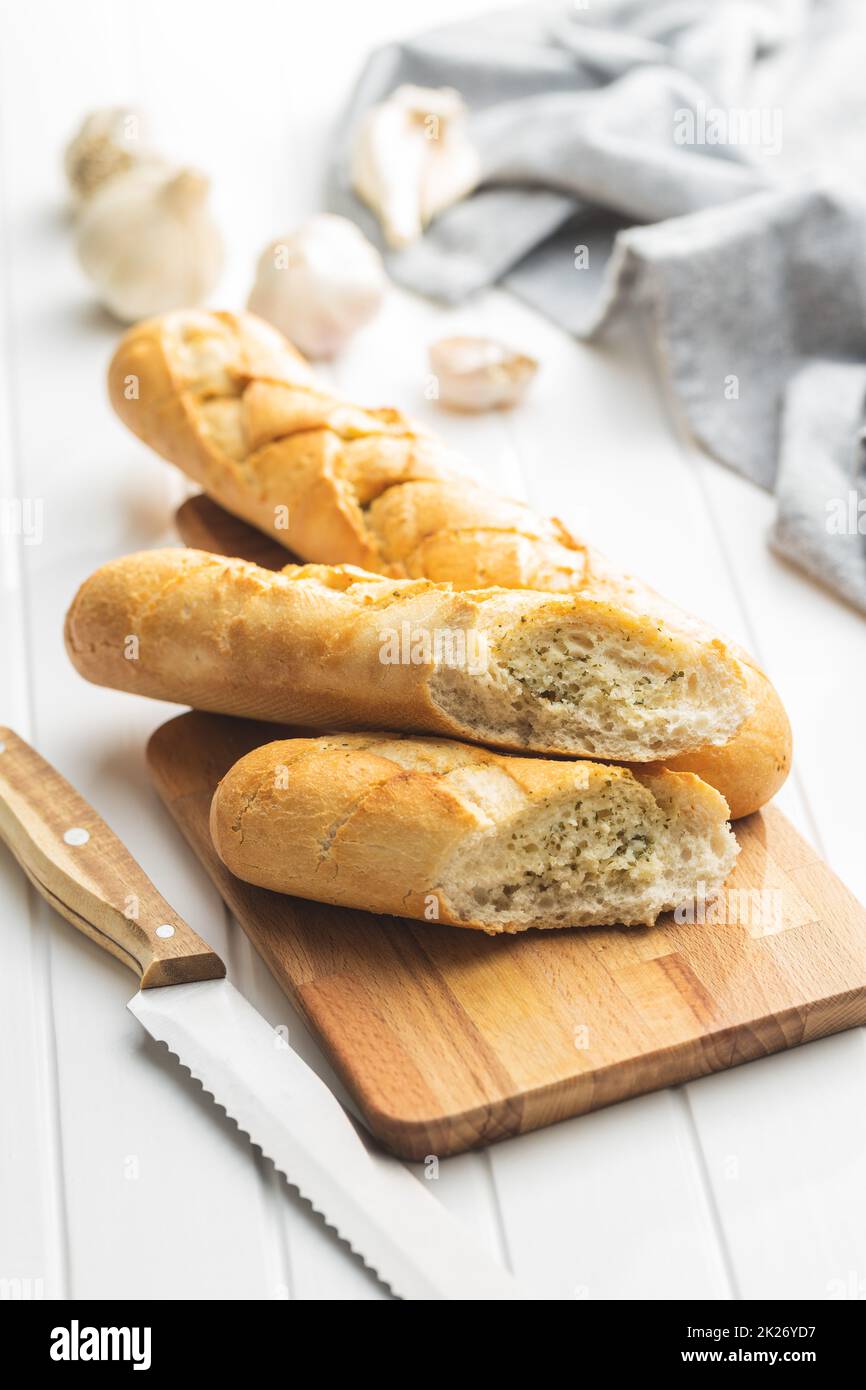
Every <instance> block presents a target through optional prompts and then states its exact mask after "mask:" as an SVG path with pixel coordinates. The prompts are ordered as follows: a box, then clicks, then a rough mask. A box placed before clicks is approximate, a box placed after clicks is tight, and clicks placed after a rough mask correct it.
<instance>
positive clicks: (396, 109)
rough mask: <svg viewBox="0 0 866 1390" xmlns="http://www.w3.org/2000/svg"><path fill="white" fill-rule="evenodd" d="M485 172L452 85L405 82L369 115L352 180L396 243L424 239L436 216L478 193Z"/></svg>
mask: <svg viewBox="0 0 866 1390" xmlns="http://www.w3.org/2000/svg"><path fill="white" fill-rule="evenodd" d="M480 176H481V162H480V159H479V156H478V152H477V150H476V149H475V147H474V145H473V144H472V142H471V140H470V138H469V136H468V133H467V130H466V107H465V105H464V103H463V100H462V98H461V96H460V94H459V92H456V91H455V90H454V89H453V88H452V87H414V86H410V85H405V86H402V87H398V88H397V89H396V91H395V92H393V93H392V94H391V96H390V97H389V98H388V99H387V100H386V101H383V102H379V103H378V104H377V105H375V106H373V107H371V108H370V110H369V111H368V112H367V113H366V115H365V116H364V118H363V120H362V121H361V124H360V127H359V129H358V133H357V136H356V138H355V142H354V146H353V151H352V161H351V179H352V186H353V188H354V190H355V192H356V193H357V194H358V196H359V197H360V198H361V199H362V200H363V202H365V203H366V204H367V206H368V207H370V208H371V209H372V210H373V212H375V213H376V215H377V217H378V218H379V221H380V223H381V225H382V230H383V232H384V234H385V239H386V241H387V243H388V245H389V246H391V247H392V248H394V249H399V248H401V247H404V246H410V245H411V244H412V242H413V241H417V239H418V237H420V235H421V233H422V231H423V230H424V228H425V226H426V225H427V224H428V222H429V221H430V220H431V219H432V218H433V217H435V216H436V215H438V213H440V212H443V211H444V210H445V208H447V207H450V206H451V204H452V203H455V202H457V201H459V199H460V198H463V197H465V196H466V195H467V194H468V193H470V192H471V191H472V189H473V188H475V186H476V185H477V183H478V180H479V178H480Z"/></svg>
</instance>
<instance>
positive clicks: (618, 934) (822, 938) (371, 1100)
mask: <svg viewBox="0 0 866 1390" xmlns="http://www.w3.org/2000/svg"><path fill="white" fill-rule="evenodd" d="M287 732H289V733H290V732H291V731H286V730H284V729H280V728H279V727H278V726H275V725H272V724H271V725H268V724H256V723H253V722H252V721H247V720H240V719H230V718H227V717H225V716H222V715H211V714H199V713H193V714H184V715H180V716H179V717H178V718H176V719H172V720H170V721H169V722H168V723H167V724H164V725H163V726H162V727H161V728H160V729H158V730H157V732H156V733H155V734H154V735H153V738H152V739H151V741H150V744H149V747H148V761H149V764H150V770H151V773H152V776H153V779H154V781H155V783H156V786H157V788H158V790H159V793H160V795H161V796H162V798H163V800H164V801H165V803H166V805H167V807H168V809H169V810H170V811H171V813H172V815H173V816H174V818H175V820H176V821H177V823H178V825H179V826H180V829H181V830H182V831H183V833H184V835H185V836H186V838H187V840H188V841H189V843H190V844H191V845H192V847H193V849H194V850H195V852H196V853H197V854H198V856H199V857H200V859H201V860H202V862H203V863H204V865H205V867H206V868H207V870H208V872H209V873H210V875H211V877H212V878H213V880H214V882H215V883H216V886H217V888H218V889H219V891H220V893H221V894H222V896H223V897H224V899H225V900H226V902H227V903H228V905H229V907H230V908H231V910H232V912H233V913H234V915H235V917H236V918H237V920H238V921H239V922H240V924H241V926H242V927H243V929H244V931H245V932H246V934H247V936H248V937H249V938H250V940H251V941H252V943H253V945H254V946H255V948H256V950H257V951H258V952H259V954H260V955H261V956H262V957H263V958H264V960H265V961H266V962H267V964H268V965H269V966H270V968H271V970H272V971H273V973H274V975H275V976H276V978H277V980H278V981H279V983H280V984H281V985H282V986H283V988H284V989H285V990H286V991H287V993H288V994H289V995H290V997H291V998H292V999H293V1000H294V1002H295V1003H296V1004H297V1005H298V1007H299V1008H300V1010H301V1011H302V1013H303V1014H304V1015H305V1016H306V1018H307V1020H308V1021H309V1023H310V1024H311V1026H312V1028H313V1029H314V1031H315V1032H316V1033H317V1034H318V1035H319V1037H320V1039H321V1040H322V1042H323V1044H324V1046H325V1048H326V1050H327V1052H328V1053H329V1055H330V1057H331V1059H332V1061H333V1062H334V1065H335V1066H336V1069H337V1071H338V1072H339V1073H340V1075H341V1076H342V1078H343V1079H344V1081H345V1082H346V1085H347V1086H348V1087H349V1089H350V1090H351V1091H352V1092H353V1094H354V1095H355V1097H356V1098H357V1101H358V1105H359V1107H360V1109H361V1111H362V1113H363V1115H364V1118H365V1120H366V1122H367V1124H368V1125H369V1127H370V1129H371V1130H372V1131H373V1133H374V1134H376V1135H377V1136H378V1137H379V1138H380V1139H381V1140H382V1141H383V1142H384V1143H385V1144H386V1145H387V1147H388V1148H390V1149H392V1150H393V1151H394V1152H395V1153H398V1154H401V1155H402V1156H404V1157H407V1158H416V1159H419V1158H425V1157H426V1156H427V1155H429V1154H437V1155H439V1156H440V1157H441V1156H444V1155H445V1154H451V1153H459V1152H460V1151H461V1150H463V1149H469V1148H472V1147H474V1146H475V1145H478V1144H486V1143H489V1142H490V1141H491V1140H494V1139H502V1138H504V1137H505V1136H507V1135H512V1134H520V1133H523V1132H524V1131H525V1130H530V1129H536V1128H538V1127H539V1126H541V1125H547V1124H551V1123H553V1121H555V1120H561V1119H563V1118H565V1117H566V1116H568V1115H579V1114H582V1113H584V1112H585V1111H587V1110H595V1109H597V1108H598V1107H600V1106H602V1105H609V1104H611V1102H612V1101H617V1100H622V1099H624V1098H625V1097H627V1096H635V1095H640V1094H641V1093H642V1092H644V1091H651V1090H655V1089H656V1088H658V1087H660V1086H667V1085H672V1084H674V1083H676V1082H681V1081H688V1080H691V1079H692V1078H693V1077H697V1076H703V1075H704V1074H705V1073H707V1072H712V1071H720V1070H722V1069H723V1068H725V1067H731V1066H735V1065H736V1064H737V1063H739V1062H747V1061H749V1060H751V1059H752V1058H754V1057H762V1056H764V1055H766V1054H767V1053H770V1052H778V1051H780V1050H781V1049H782V1048H785V1047H793V1046H795V1045H796V1044H797V1043H801V1042H808V1041H810V1040H811V1039H812V1038H819V1037H823V1036H824V1035H825V1034H827V1033H834V1032H838V1031H839V1030H841V1029H843V1028H851V1027H853V1026H854V1025H855V1024H858V1023H864V1022H866V911H864V909H863V908H862V907H861V906H860V905H859V904H858V903H857V902H856V901H855V900H854V898H852V897H851V895H850V894H849V893H848V891H847V889H845V888H844V887H843V886H842V884H841V883H840V882H839V881H838V879H836V878H835V877H834V875H833V874H832V873H831V872H830V870H829V869H828V868H827V867H826V865H825V864H823V863H822V862H821V861H820V859H818V857H817V856H816V855H815V854H814V853H813V851H812V850H811V849H810V848H809V847H808V845H806V843H805V842H804V841H803V840H801V839H800V837H799V836H798V835H797V833H796V832H795V831H794V830H793V828H792V827H791V825H790V824H789V823H788V822H787V821H786V820H785V818H784V816H782V815H781V814H780V813H779V812H778V811H774V810H773V809H772V808H770V809H768V810H765V811H763V812H761V813H759V814H758V815H755V816H750V817H749V818H748V819H747V820H744V821H739V822H738V823H737V826H736V833H737V838H738V839H739V841H740V845H741V854H740V858H739V861H738V866H737V869H736V871H735V874H734V877H733V878H732V879H731V881H730V883H729V885H728V888H727V890H726V908H727V915H728V916H729V917H730V916H735V917H736V918H738V919H741V920H737V921H735V922H732V923H731V924H730V925H716V924H714V923H712V922H707V921H705V922H703V923H702V922H700V921H698V922H696V923H694V924H689V923H686V924H683V925H677V924H676V923H675V922H673V920H672V919H671V918H670V917H668V918H666V919H664V920H663V921H662V922H661V923H660V924H659V925H658V926H657V927H654V928H631V929H625V928H615V927H611V928H592V929H586V928H576V929H574V930H571V931H568V930H566V931H551V932H538V931H534V932H525V933H523V934H522V935H520V936H503V937H488V936H485V935H484V934H483V933H481V932H474V931H468V930H464V929H461V928H459V927H448V926H442V925H439V924H434V923H423V924H422V923H419V922H409V921H404V920H400V919H396V918H387V917H374V916H372V915H370V914H368V913H365V912H355V911H350V910H349V909H346V908H337V907H328V906H324V905H322V904H319V903H312V902H302V901H300V900H298V899H295V898H288V897H283V896H282V895H281V894H278V893H270V892H268V891H267V890H265V889H263V888H254V887H252V886H250V885H249V884H246V883H242V882H241V881H240V880H239V879H236V878H234V877H233V876H232V875H231V874H230V873H229V872H228V871H227V870H226V869H225V868H224V867H223V865H222V864H221V863H220V861H219V860H218V858H217V857H216V855H215V853H214V851H213V849H212V847H211V842H210V836H209V834H208V811H209V808H210V801H211V797H212V795H213V791H214V788H215V787H216V784H217V782H218V780H219V778H220V777H221V776H222V775H223V773H225V772H226V771H227V770H228V768H229V767H230V766H231V765H232V763H233V762H235V761H236V760H237V759H238V758H239V757H241V756H242V755H243V754H244V753H246V752H248V751H249V749H250V748H253V747H255V746H256V745H257V744H260V743H265V742H269V741H270V740H271V739H273V738H278V737H285V736H286V734H287ZM296 732H299V733H300V732H306V733H309V731H308V730H307V731H301V730H298V731H296ZM289 852H291V851H290V850H289ZM741 890H742V891H743V892H744V893H745V895H746V896H745V898H742V899H741V897H740V891H741ZM735 892H736V895H737V896H736V897H735V896H734V893H735ZM695 915H697V916H700V915H701V914H700V911H698V912H697V913H696V914H695ZM704 915H705V916H712V913H711V912H710V911H709V910H707V912H705V914H704Z"/></svg>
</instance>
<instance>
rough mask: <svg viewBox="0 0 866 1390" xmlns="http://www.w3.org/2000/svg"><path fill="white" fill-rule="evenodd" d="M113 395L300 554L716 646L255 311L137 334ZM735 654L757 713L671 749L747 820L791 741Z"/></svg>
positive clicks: (227, 501)
mask: <svg viewBox="0 0 866 1390" xmlns="http://www.w3.org/2000/svg"><path fill="white" fill-rule="evenodd" d="M109 391H110V395H111V400H112V402H113V404H114V407H115V409H116V411H117V413H118V414H119V415H120V417H121V419H122V420H123V421H124V422H125V423H126V424H127V425H128V426H129V428H130V429H131V430H133V431H134V432H135V433H136V434H137V435H138V436H139V437H140V438H141V439H143V440H145V442H147V443H148V444H150V445H151V446H152V447H153V448H155V449H157V450H158V451H159V452H160V453H161V454H162V455H163V456H164V457H166V458H167V459H169V460H170V461H171V462H172V463H174V464H176V465H177V466H178V467H179V468H181V469H182V470H183V471H184V472H185V473H186V474H187V475H188V476H189V477H191V478H193V479H195V480H196V481H197V482H198V483H200V485H201V486H202V488H203V489H204V491H205V492H206V493H208V495H209V496H211V497H212V498H214V499H215V500H216V501H217V502H219V503H220V505H221V506H223V507H225V508H226V509H227V510H228V511H229V512H231V513H233V514H234V515H236V516H238V517H241V518H243V519H245V520H246V521H249V522H251V523H252V524H253V525H254V526H256V527H257V528H259V529H260V530H261V531H262V532H263V533H264V534H266V535H268V536H270V537H272V538H273V539H274V540H276V541H278V542H279V543H280V544H281V545H283V546H285V547H286V548H288V549H290V550H292V551H293V552H295V553H296V554H298V555H300V556H301V557H302V558H303V559H305V560H309V561H314V562H319V563H322V564H350V565H357V566H361V567H362V568H365V569H367V570H370V571H374V572H376V573H378V574H382V575H387V576H393V577H397V578H427V579H430V580H434V581H437V582H448V583H451V584H452V585H453V586H454V587H455V588H456V589H466V590H476V589H480V588H486V587H488V586H497V587H501V588H508V589H528V590H538V591H545V592H547V593H551V594H573V595H581V596H583V597H584V598H586V599H590V600H595V601H597V602H600V603H604V604H607V605H608V606H609V608H610V610H611V612H618V613H619V614H620V615H621V616H622V619H623V623H624V626H626V627H627V624H628V621H629V617H630V616H639V617H641V618H645V619H649V620H651V621H654V622H656V623H657V624H659V625H660V631H662V632H663V633H664V634H665V635H670V636H674V637H677V638H684V639H685V638H687V637H689V636H691V637H693V638H694V637H701V638H702V639H704V640H706V641H711V640H713V639H714V638H715V637H716V636H717V635H716V634H714V633H713V632H712V630H711V629H709V628H707V627H705V626H704V625H703V624H701V623H699V622H698V620H697V619H694V618H691V617H690V616H689V615H687V614H685V613H683V612H682V611H681V610H680V609H678V608H676V607H675V606H674V605H672V604H670V603H667V602H666V601H665V600H663V599H661V598H660V597H659V596H658V595H657V594H655V593H654V592H653V591H652V590H651V589H649V588H648V587H647V586H645V585H643V584H641V583H640V582H639V581H638V580H636V579H634V578H632V577H631V576H630V575H627V574H625V573H623V572H621V571H619V570H617V569H615V568H614V567H612V566H611V565H609V564H608V563H607V562H606V561H605V560H604V559H603V558H602V557H601V556H600V555H599V554H598V552H596V551H595V550H593V549H591V548H590V547H589V546H588V545H586V544H585V543H584V542H582V541H581V540H579V539H577V538H576V537H574V536H573V535H572V534H571V533H570V532H569V531H568V530H567V528H566V527H564V526H563V525H562V523H561V522H559V521H558V520H556V519H555V518H550V519H547V518H541V517H538V516H536V515H535V514H534V513H533V512H532V511H531V510H530V509H529V508H528V507H526V506H524V505H523V504H522V503H520V502H516V501H511V500H509V499H506V498H503V497H500V496H499V495H497V494H496V493H494V492H491V491H490V490H489V489H487V488H485V487H482V486H480V485H479V484H478V483H476V482H473V481H472V480H471V479H470V478H468V477H467V476H465V474H464V473H462V472H461V466H460V461H459V460H458V459H455V457H454V456H453V455H452V454H451V453H450V452H449V451H448V450H447V449H445V447H444V446H443V445H442V444H441V443H439V442H438V441H437V440H436V439H435V438H433V437H431V436H429V435H427V434H425V433H423V432H422V431H420V430H418V429H416V428H415V427H414V426H413V425H412V424H411V423H410V422H409V421H408V420H407V419H406V417H405V416H403V415H402V414H400V412H399V411H396V410H391V409H380V410H366V409H362V408H361V407H358V406H354V405H352V404H350V403H348V402H344V401H342V400H340V399H338V398H337V397H335V396H334V395H333V394H332V393H331V392H329V391H327V390H325V389H324V388H323V387H321V386H320V385H318V384H317V383H316V381H315V379H314V378H313V376H312V373H311V371H310V369H309V367H308V366H307V364H306V363H305V362H304V361H303V359H302V358H301V357H300V355H299V354H298V353H297V352H296V351H295V350H294V348H292V347H291V346H290V344H288V343H287V342H286V341H285V339H284V338H282V336H281V335H280V334H279V333H277V332H276V331H275V330H274V329H272V328H271V327H270V326H269V325H267V324H265V323H263V322H262V321H261V320H258V319H256V318H255V317H254V316H252V315H249V314H239V315H235V314H228V313H210V312H206V311H203V310H184V311H178V312H175V313H169V314H165V315H163V316H161V317H160V318H156V319H151V320H148V321H146V322H144V323H141V324H138V325H137V326H136V327H134V328H133V329H131V330H130V332H128V333H127V334H126V336H125V337H124V338H123V340H122V341H121V343H120V345H119V347H118V349H117V352H116V353H115V355H114V358H113V360H112V363H111V366H110V369H109ZM736 656H737V659H738V660H739V662H740V665H741V668H742V671H743V673H744V676H745V680H746V682H747V685H748V691H749V701H750V704H751V706H752V709H751V713H750V714H749V715H748V717H747V718H746V719H745V720H744V721H742V723H741V724H740V725H739V726H738V728H737V731H736V733H734V735H733V736H732V737H731V738H730V739H729V740H728V742H727V743H725V744H724V745H719V744H716V743H710V744H708V745H707V746H706V748H701V749H697V750H693V749H689V750H687V751H685V752H683V753H680V754H676V755H672V756H673V757H675V761H673V762H670V761H669V762H668V765H669V766H674V767H676V768H680V769H683V770H693V771H695V772H697V773H698V775H700V776H705V777H706V778H707V779H708V780H709V781H711V782H712V784H713V785H714V786H716V787H718V789H719V790H720V791H721V792H722V793H723V795H724V796H725V797H726V799H727V800H728V802H729V804H730V807H731V812H732V814H733V815H734V816H741V815H746V814H748V813H749V812H750V811H753V810H756V809H757V808H758V807H759V806H761V805H762V804H763V803H764V802H765V801H767V800H769V798H770V797H771V796H772V795H773V794H774V793H775V792H776V790H777V789H778V788H779V786H780V785H781V784H782V782H783V781H784V780H785V777H786V776H787V773H788V768H789V765H790V756H791V747H790V727H789V725H788V720H787V717H786V715H785V711H784V709H783V707H782V704H781V701H780V700H779V697H778V695H777V694H776V691H775V690H774V689H773V686H772V685H771V683H770V681H769V680H768V679H767V677H766V676H765V675H764V673H763V672H762V671H761V669H760V668H759V667H758V666H757V664H756V663H755V662H754V661H753V659H752V658H751V657H749V656H748V654H747V653H745V652H743V651H740V650H738V651H737V652H736Z"/></svg>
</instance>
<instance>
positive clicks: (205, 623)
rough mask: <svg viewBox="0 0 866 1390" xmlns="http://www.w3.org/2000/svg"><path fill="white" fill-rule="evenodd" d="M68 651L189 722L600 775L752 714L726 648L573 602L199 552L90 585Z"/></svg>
mask: <svg viewBox="0 0 866 1390" xmlns="http://www.w3.org/2000/svg"><path fill="white" fill-rule="evenodd" d="M66 644H67V649H68V651H69V655H70V657H71V660H72V662H73V664H74V665H75V667H76V669H77V670H78V671H79V672H80V673H81V674H82V675H83V676H85V677H86V678H87V679H88V680H91V681H94V682H95V683H96V684H98V685H108V686H112V687H114V688H115V689H120V690H130V691H135V692H137V693H138V694H141V695H149V696H152V697H155V698H156V699H162V700H170V701H172V702H173V703H175V704H189V705H192V706H194V707H195V708H196V709H203V710H211V711H214V712H216V713H220V714H238V715H245V716H247V717H249V718H254V719H269V720H273V721H276V722H279V723H286V724H296V725H297V724H299V725H302V726H305V727H309V728H318V729H322V728H332V729H333V728H355V729H359V728H362V729H363V728H377V729H401V730H402V729H406V730H412V731H416V732H421V733H437V734H448V735H451V736H454V737H458V738H466V739H471V740H474V741H476V742H483V743H487V744H490V745H492V746H494V747H498V748H507V749H516V750H525V751H532V752H535V753H557V754H564V755H570V756H575V755H578V756H581V757H595V758H602V759H605V760H609V759H613V760H617V761H627V762H653V761H658V760H660V759H665V758H668V757H672V756H675V755H676V754H678V753H680V752H682V751H683V750H684V749H688V748H697V747H699V746H701V745H702V744H706V743H713V744H724V743H726V742H727V741H728V740H729V739H730V738H731V737H732V735H733V734H734V733H735V732H736V730H737V728H738V727H739V726H740V725H741V724H742V723H743V721H744V719H746V718H747V716H748V715H749V713H750V711H751V704H750V699H749V690H748V683H747V680H746V677H745V674H744V671H743V668H742V665H741V663H740V662H739V661H738V659H737V657H736V656H735V655H733V654H732V653H730V652H729V651H728V650H727V648H726V647H725V646H724V644H723V643H722V642H720V641H718V640H707V639H705V638H702V637H700V636H697V637H686V636H682V635H681V634H678V633H676V632H673V633H669V632H668V631H667V630H666V628H665V626H664V624H662V623H658V622H655V621H652V620H650V619H648V618H644V617H641V616H639V615H637V614H634V613H631V612H629V611H628V610H625V611H621V610H619V609H616V608H612V607H611V605H609V604H606V603H603V602H601V601H600V600H597V599H591V598H587V597H585V596H584V595H582V594H575V595H568V596H566V595H562V596H553V595H549V594H542V593H536V592H533V591H531V590H515V589H483V590H480V591H477V592H474V593H471V592H465V593H458V592H455V591H454V590H453V589H452V588H451V587H450V585H443V584H433V583H431V582H430V581H429V580H425V579H404V580H399V579H385V578H383V577H382V576H380V575H371V574H367V573H366V572H365V571H363V570H359V569H354V568H351V567H348V566H343V567H328V566H325V565H306V566H293V565H290V566H287V567H286V568H285V569H284V570H283V571H281V572H278V573H275V572H273V571H272V570H266V569H261V568H260V567H258V566H257V565H253V564H249V563H247V562H246V561H243V560H232V559H226V558H225V557H221V556H216V555H211V554H208V553H206V552H203V551H195V550H178V549H176V550H156V551H144V552H142V553H141V554H137V555H128V556H126V557H125V558H124V559H121V560H115V561H112V562H111V563H109V564H107V565H104V566H103V567H102V568H101V569H99V570H97V571H96V573H95V574H93V575H92V576H91V577H90V578H89V579H88V580H86V581H85V583H84V584H83V585H82V586H81V588H80V589H79V591H78V594H77V595H76V597H75V599H74V601H73V603H72V605H71V607H70V610H69V614H68V616H67V621H66Z"/></svg>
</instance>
